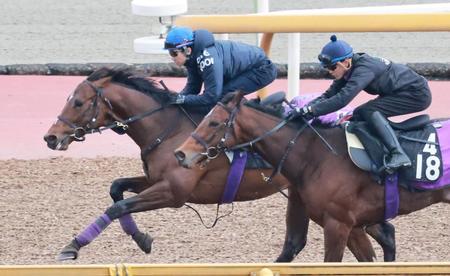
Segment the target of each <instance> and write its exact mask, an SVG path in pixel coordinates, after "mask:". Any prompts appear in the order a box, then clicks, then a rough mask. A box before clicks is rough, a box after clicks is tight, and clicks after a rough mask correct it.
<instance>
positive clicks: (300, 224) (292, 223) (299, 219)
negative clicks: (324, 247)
mask: <svg viewBox="0 0 450 276" xmlns="http://www.w3.org/2000/svg"><path fill="white" fill-rule="evenodd" d="M288 190H289V201H288V205H287V210H286V235H285V238H284V245H283V250H282V251H281V254H280V255H279V256H278V258H277V260H276V262H291V261H292V260H293V259H294V258H295V256H297V254H298V253H300V251H302V249H303V248H304V247H305V245H306V237H307V235H308V226H309V217H308V214H307V213H306V210H305V208H304V206H303V203H302V202H301V199H300V197H299V195H298V192H297V190H296V189H292V188H289V189H288Z"/></svg>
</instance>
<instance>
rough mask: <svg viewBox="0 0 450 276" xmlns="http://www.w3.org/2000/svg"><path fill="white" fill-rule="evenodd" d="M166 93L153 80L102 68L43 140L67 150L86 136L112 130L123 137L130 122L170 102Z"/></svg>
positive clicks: (71, 99)
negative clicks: (74, 142) (71, 144)
mask: <svg viewBox="0 0 450 276" xmlns="http://www.w3.org/2000/svg"><path fill="white" fill-rule="evenodd" d="M115 84H116V85H115ZM117 84H118V85H117ZM132 90H135V91H136V90H137V91H139V92H142V93H133V92H130V91H132ZM144 94H146V96H143V95H144ZM168 94H169V93H167V91H165V90H163V89H161V88H158V87H157V86H156V85H155V84H154V82H153V81H152V80H148V79H146V78H143V77H136V76H134V75H132V73H131V72H129V71H127V70H121V69H120V68H119V69H108V68H101V69H99V70H97V71H95V72H94V73H92V74H91V75H90V76H89V77H88V78H87V79H86V80H84V81H83V82H82V83H80V84H79V85H78V86H77V88H76V89H75V91H74V92H73V93H72V94H71V95H70V96H69V97H68V99H67V101H66V103H65V105H64V107H63V109H62V111H61V114H60V115H59V116H58V117H57V120H56V122H55V123H54V124H53V125H52V126H51V127H50V129H49V130H48V132H47V134H46V135H45V136H44V140H45V141H46V142H47V146H48V147H49V148H51V149H54V150H66V149H67V148H68V147H69V145H70V143H72V142H73V141H84V140H85V135H86V134H88V133H95V132H101V131H102V130H106V129H113V130H115V131H116V132H118V133H121V134H123V133H124V132H126V131H127V129H128V124H129V123H132V122H134V121H137V120H139V119H141V118H143V117H145V116H149V115H151V114H153V113H155V112H157V111H159V110H162V109H163V108H164V107H165V106H166V105H167V104H166V103H167V102H168V100H169V96H168ZM147 96H151V97H147ZM152 98H153V99H154V100H151V99H152ZM151 102H153V103H154V104H153V105H154V107H153V106H152V105H151ZM149 108H150V109H152V108H153V109H154V110H153V111H154V112H152V110H150V111H149ZM140 110H145V111H146V112H145V114H137V115H136V112H140ZM131 113H132V115H131ZM142 113H144V111H142ZM133 115H136V116H133ZM126 117H128V118H127V119H125V118H126Z"/></svg>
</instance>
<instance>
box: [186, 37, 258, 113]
mask: <svg viewBox="0 0 450 276" xmlns="http://www.w3.org/2000/svg"><path fill="white" fill-rule="evenodd" d="M265 60H267V57H266V55H265V53H264V51H263V50H262V49H261V48H259V47H256V46H252V45H247V44H244V43H239V42H235V41H228V40H225V41H221V40H217V41H215V40H214V36H213V35H212V33H210V32H209V31H207V30H197V31H195V32H194V45H193V53H192V54H191V56H190V58H189V60H188V61H187V62H186V64H185V66H186V68H187V71H188V80H187V84H186V86H185V87H184V89H183V90H182V91H181V93H183V94H184V95H185V100H184V103H185V104H186V105H191V106H203V105H205V106H206V105H215V104H216V103H217V102H218V101H219V100H220V99H221V97H222V88H223V86H224V84H226V83H227V82H228V81H230V80H232V79H234V78H236V77H237V76H239V75H240V74H241V73H242V72H244V71H247V70H248V69H250V68H253V67H257V66H258V65H259V64H261V63H262V62H263V61H265ZM203 83H204V86H205V90H204V92H203V94H202V95H197V94H199V93H200V90H201V87H202V84H203Z"/></svg>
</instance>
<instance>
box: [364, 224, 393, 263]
mask: <svg viewBox="0 0 450 276" xmlns="http://www.w3.org/2000/svg"><path fill="white" fill-rule="evenodd" d="M366 232H367V233H368V234H369V235H370V236H372V238H374V240H376V241H377V242H378V244H379V245H380V246H381V248H382V249H383V253H384V261H385V262H393V261H395V252H396V247H395V227H394V225H392V224H391V223H389V222H383V223H379V224H375V225H371V226H368V227H367V228H366Z"/></svg>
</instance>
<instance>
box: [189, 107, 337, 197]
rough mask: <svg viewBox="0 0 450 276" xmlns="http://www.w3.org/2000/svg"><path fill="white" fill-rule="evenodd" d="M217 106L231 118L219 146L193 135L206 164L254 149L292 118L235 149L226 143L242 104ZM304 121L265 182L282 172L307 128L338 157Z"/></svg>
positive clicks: (225, 124)
mask: <svg viewBox="0 0 450 276" xmlns="http://www.w3.org/2000/svg"><path fill="white" fill-rule="evenodd" d="M217 105H219V106H221V107H222V108H223V109H224V110H226V111H227V112H228V113H229V114H230V116H229V117H228V119H227V120H225V121H224V122H223V123H222V124H223V126H224V127H225V132H224V135H223V137H222V138H221V139H220V140H219V142H218V143H217V145H215V146H211V145H209V144H208V141H207V140H210V139H207V140H205V139H202V138H201V137H200V136H198V135H197V134H196V133H195V132H194V133H191V137H192V138H193V139H194V140H195V141H197V142H198V143H199V144H200V145H202V146H203V148H204V149H205V151H204V152H202V153H200V155H202V156H205V157H206V158H207V159H206V162H209V161H210V160H212V159H215V158H217V156H219V154H220V153H222V152H225V151H234V150H239V149H244V148H248V147H250V148H253V145H254V144H255V143H257V142H259V141H262V140H263V139H265V138H266V137H268V136H270V135H272V134H273V133H275V132H277V131H278V130H280V129H281V128H282V127H284V126H285V125H286V124H288V123H289V122H290V121H291V118H285V119H283V120H282V121H281V122H280V123H278V124H277V125H276V126H275V127H273V128H272V129H270V130H268V131H266V132H265V133H263V134H262V135H261V136H258V137H256V138H255V139H253V140H251V141H249V142H245V143H242V144H238V145H235V146H233V147H228V146H227V145H226V141H227V139H228V138H229V137H230V136H231V135H233V134H232V133H233V132H234V128H233V125H234V121H235V119H236V114H237V112H238V111H239V106H240V103H238V104H237V105H236V106H235V107H234V108H233V109H230V108H229V107H227V106H226V105H224V104H223V103H221V102H219V103H217ZM300 118H301V119H302V121H303V124H302V126H301V127H300V128H299V129H298V130H297V132H296V133H295V135H294V137H293V138H292V139H291V140H290V141H289V142H288V144H287V146H286V149H285V151H284V154H283V156H282V157H281V159H280V161H279V162H278V165H277V166H276V167H275V168H274V170H273V171H272V174H271V175H270V176H268V177H266V176H265V175H264V174H262V176H263V179H264V181H266V182H268V183H271V182H272V179H273V177H274V176H275V175H276V174H278V173H280V172H281V169H282V167H283V164H284V162H285V161H286V159H287V157H288V155H289V152H290V151H291V149H292V148H293V146H294V145H295V143H296V141H297V139H298V137H299V136H300V134H301V133H302V132H303V131H304V130H305V129H306V128H307V127H309V128H310V129H312V130H313V132H315V133H316V135H318V136H319V138H320V139H321V140H322V141H323V142H324V143H325V145H326V146H327V147H328V148H329V149H330V151H331V152H332V153H333V154H336V155H337V152H336V151H335V150H334V148H333V147H332V146H331V145H330V144H329V143H328V142H327V141H326V140H325V139H324V138H323V137H322V135H321V134H320V133H319V132H318V131H317V130H316V129H315V128H314V127H313V126H312V125H311V124H310V123H309V121H308V120H306V119H305V118H304V117H300ZM222 129H223V128H221V129H218V130H216V131H215V132H214V133H212V134H211V136H210V137H214V136H215V134H216V133H217V132H219V131H221V130H222ZM279 191H280V192H281V193H282V194H283V195H284V196H286V197H287V195H286V194H284V192H282V191H281V190H279Z"/></svg>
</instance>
